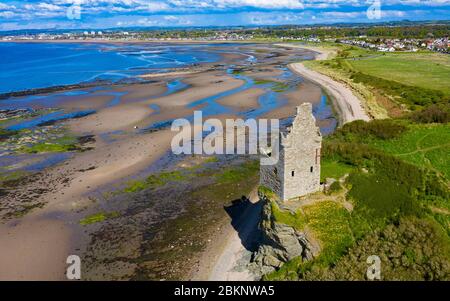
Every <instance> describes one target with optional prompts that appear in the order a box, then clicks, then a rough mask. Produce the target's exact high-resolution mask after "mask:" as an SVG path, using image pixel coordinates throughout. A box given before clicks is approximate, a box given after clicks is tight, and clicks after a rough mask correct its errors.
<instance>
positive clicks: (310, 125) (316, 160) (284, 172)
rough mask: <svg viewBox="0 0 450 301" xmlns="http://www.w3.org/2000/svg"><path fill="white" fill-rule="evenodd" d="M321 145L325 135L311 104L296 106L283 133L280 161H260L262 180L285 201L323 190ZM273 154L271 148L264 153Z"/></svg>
mask: <svg viewBox="0 0 450 301" xmlns="http://www.w3.org/2000/svg"><path fill="white" fill-rule="evenodd" d="M321 145H322V135H321V134H320V130H319V127H317V126H316V119H315V118H314V116H313V114H312V105H311V103H304V104H302V105H300V106H299V107H297V115H296V117H295V119H294V121H293V122H292V124H291V126H290V127H288V128H286V129H285V130H283V131H281V133H280V145H279V146H280V147H279V160H278V163H277V164H275V165H261V167H260V184H261V185H263V186H265V187H268V188H270V189H271V190H272V191H273V192H275V193H276V194H277V195H278V196H279V197H280V199H281V200H283V201H287V200H289V199H292V198H296V197H300V196H304V195H306V194H309V193H312V192H316V191H318V190H320V148H321ZM270 155H271V154H270V152H268V153H267V152H266V154H263V156H270Z"/></svg>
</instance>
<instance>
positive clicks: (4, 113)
mask: <svg viewBox="0 0 450 301" xmlns="http://www.w3.org/2000/svg"><path fill="white" fill-rule="evenodd" d="M34 113H35V111H34V110H33V109H31V108H26V109H3V110H0V120H2V119H9V118H18V117H22V116H24V115H30V114H34Z"/></svg>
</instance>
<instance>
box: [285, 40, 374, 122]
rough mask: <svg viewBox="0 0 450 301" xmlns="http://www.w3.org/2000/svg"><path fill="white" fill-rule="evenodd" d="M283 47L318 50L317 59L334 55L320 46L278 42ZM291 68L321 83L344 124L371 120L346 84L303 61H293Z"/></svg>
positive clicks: (324, 58)
mask: <svg viewBox="0 0 450 301" xmlns="http://www.w3.org/2000/svg"><path fill="white" fill-rule="evenodd" d="M278 45H279V46H282V47H288V46H289V47H294V48H303V49H308V50H311V51H314V52H316V55H315V60H326V59H328V58H329V57H330V56H331V55H333V51H332V50H325V49H322V48H318V47H308V46H304V47H303V46H300V45H299V46H297V45H293V46H292V45H289V44H278ZM289 68H290V69H291V70H293V71H294V72H296V73H298V74H299V75H301V76H303V77H304V78H306V79H308V80H310V81H312V82H315V83H317V84H318V85H320V86H321V87H322V88H323V89H324V90H325V91H326V92H327V94H328V95H329V96H330V98H331V99H332V102H333V107H334V108H335V109H336V110H337V112H338V116H339V121H340V124H341V125H343V124H345V123H348V122H352V121H354V120H364V121H369V120H370V117H369V115H367V113H366V111H365V110H364V107H363V105H362V103H361V100H360V99H359V98H358V97H357V96H355V94H354V93H353V92H352V90H351V89H350V88H349V87H347V86H345V85H344V84H342V83H340V82H337V81H335V80H333V79H331V78H330V77H328V76H326V75H323V74H321V73H319V72H317V71H314V70H311V69H308V68H307V67H306V66H305V65H304V64H303V63H300V62H299V63H292V64H290V65H289Z"/></svg>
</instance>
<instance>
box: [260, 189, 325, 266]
mask: <svg viewBox="0 0 450 301" xmlns="http://www.w3.org/2000/svg"><path fill="white" fill-rule="evenodd" d="M261 197H262V201H263V202H264V207H263V212H262V218H261V222H260V225H259V227H260V229H261V232H262V240H261V244H260V246H259V248H258V250H257V251H256V252H255V253H254V254H253V258H252V266H253V269H254V270H256V271H257V272H258V273H260V274H262V275H264V274H267V273H270V272H273V271H275V270H276V269H278V268H280V267H281V266H282V265H283V264H284V263H285V262H287V261H289V260H292V259H294V258H296V257H299V256H301V258H302V260H311V259H312V258H313V257H314V256H315V255H317V254H318V252H319V249H318V247H317V246H315V245H314V244H313V243H311V241H310V239H309V238H308V236H307V234H306V233H305V232H299V231H297V230H296V229H294V228H293V227H291V226H288V225H285V224H281V223H278V222H277V221H276V220H275V218H274V216H273V214H272V209H271V204H270V202H271V201H270V200H269V199H267V198H266V197H264V196H261Z"/></svg>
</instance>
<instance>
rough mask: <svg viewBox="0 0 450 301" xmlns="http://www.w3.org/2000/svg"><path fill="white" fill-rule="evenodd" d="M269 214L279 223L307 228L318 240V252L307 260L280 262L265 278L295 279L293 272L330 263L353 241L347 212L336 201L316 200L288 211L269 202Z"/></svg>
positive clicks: (298, 228)
mask: <svg viewBox="0 0 450 301" xmlns="http://www.w3.org/2000/svg"><path fill="white" fill-rule="evenodd" d="M271 206H272V210H273V211H272V213H273V214H274V217H275V220H276V221H277V222H279V223H283V224H286V225H290V226H292V227H294V228H295V229H297V230H299V231H300V230H301V229H304V228H305V227H308V229H310V230H311V231H312V234H313V235H314V237H315V238H316V239H317V240H318V241H319V242H320V246H321V252H320V255H319V256H318V257H317V258H316V259H314V260H313V261H309V262H302V260H301V257H297V258H294V259H293V260H291V261H289V262H287V263H286V264H284V265H283V266H282V267H281V268H280V269H279V270H278V271H275V272H273V273H270V274H268V275H265V276H264V279H265V280H297V279H298V274H297V273H304V272H305V271H307V270H309V269H311V268H312V267H313V266H315V265H318V266H327V265H329V264H331V263H334V262H335V261H336V260H337V259H338V258H339V257H340V256H341V255H342V254H343V253H344V252H345V251H346V250H347V248H349V247H350V246H351V245H352V244H353V243H354V239H353V234H352V231H351V228H350V223H349V220H350V213H349V212H348V211H347V210H346V209H345V208H344V207H342V206H341V205H340V204H338V203H336V202H332V201H323V202H318V203H316V204H313V205H309V206H305V207H304V208H303V212H304V214H303V213H301V212H300V211H299V212H297V213H296V214H292V213H290V212H287V211H283V210H280V209H279V208H278V207H277V206H276V205H274V203H273V202H272V204H271Z"/></svg>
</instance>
